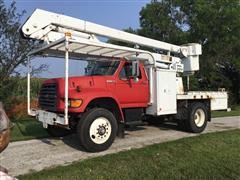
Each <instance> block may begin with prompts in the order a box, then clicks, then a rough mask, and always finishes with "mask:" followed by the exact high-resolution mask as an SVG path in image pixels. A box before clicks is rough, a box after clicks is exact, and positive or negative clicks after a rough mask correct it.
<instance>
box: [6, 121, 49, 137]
mask: <svg viewBox="0 0 240 180" xmlns="http://www.w3.org/2000/svg"><path fill="white" fill-rule="evenodd" d="M14 124H15V126H14V128H13V130H12V131H11V141H21V140H29V139H35V138H44V137H48V136H49V135H48V133H47V132H46V130H45V129H44V128H43V127H42V124H41V123H40V122H38V121H37V120H35V119H31V118H29V119H24V120H16V121H14Z"/></svg>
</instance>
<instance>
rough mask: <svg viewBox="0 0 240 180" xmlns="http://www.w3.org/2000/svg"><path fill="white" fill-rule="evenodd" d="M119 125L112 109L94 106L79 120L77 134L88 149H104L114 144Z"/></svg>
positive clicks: (94, 150) (92, 150)
mask: <svg viewBox="0 0 240 180" xmlns="http://www.w3.org/2000/svg"><path fill="white" fill-rule="evenodd" d="M117 127H118V126H117V120H116V118H115V117H114V115H113V114H112V113H111V112H110V111H108V110H107V109H103V108H93V109H90V110H89V111H87V112H86V113H85V114H84V115H83V117H82V118H81V119H80V121H79V122H78V126H77V136H78V139H79V140H80V143H81V145H82V146H83V147H84V148H85V149H86V150H87V151H89V152H99V151H104V150H106V149H108V148H109V147H110V146H111V145H112V143H113V141H114V139H115V137H116V134H117Z"/></svg>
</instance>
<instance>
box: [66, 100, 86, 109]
mask: <svg viewBox="0 0 240 180" xmlns="http://www.w3.org/2000/svg"><path fill="white" fill-rule="evenodd" d="M82 102H83V100H82V99H71V100H69V101H68V105H69V106H70V107H72V108H78V107H80V106H81V105H82Z"/></svg>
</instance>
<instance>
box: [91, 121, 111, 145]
mask: <svg viewBox="0 0 240 180" xmlns="http://www.w3.org/2000/svg"><path fill="white" fill-rule="evenodd" d="M111 132H112V128H111V124H110V122H109V120H108V119H107V118H105V117H98V118H97V119H95V120H94V121H93V122H92V124H91V125H90V130H89V135H90V138H91V140H92V141H93V142H94V143H96V144H103V143H105V142H106V141H107V140H108V139H109V137H110V135H111Z"/></svg>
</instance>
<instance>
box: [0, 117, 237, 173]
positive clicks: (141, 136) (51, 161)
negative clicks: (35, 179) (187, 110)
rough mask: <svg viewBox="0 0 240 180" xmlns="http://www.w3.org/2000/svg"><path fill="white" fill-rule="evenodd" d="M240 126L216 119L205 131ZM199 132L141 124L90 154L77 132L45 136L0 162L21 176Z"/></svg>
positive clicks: (16, 147)
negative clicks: (61, 136) (122, 137)
mask: <svg viewBox="0 0 240 180" xmlns="http://www.w3.org/2000/svg"><path fill="white" fill-rule="evenodd" d="M230 129H240V116H237V117H224V118H214V119H212V121H211V122H210V123H208V126H207V129H206V130H205V131H204V132H203V133H210V132H216V131H224V130H230ZM196 135H198V134H192V133H186V132H182V131H179V130H178V129H177V127H176V126H175V125H173V124H161V125H155V126H150V125H147V126H138V127H136V128H132V129H131V128H130V129H127V131H126V132H125V138H124V139H119V138H117V139H116V140H115V142H114V143H113V145H112V146H111V147H110V149H108V150H106V151H104V152H99V153H87V152H84V150H83V149H82V148H81V147H80V146H79V145H78V141H77V138H76V137H75V135H70V136H67V137H64V138H58V139H53V138H45V139H34V140H29V141H19V142H13V143H10V145H9V146H8V148H7V149H6V150H5V151H4V152H2V153H1V155H0V164H1V165H2V166H3V167H6V168H7V169H8V170H9V173H10V174H11V175H14V176H17V175H20V174H26V173H30V172H34V171H40V170H42V169H44V168H49V167H54V166H57V165H68V164H71V163H72V162H74V161H79V160H83V159H87V158H90V157H96V156H103V155H105V154H110V153H116V152H119V151H126V150H129V149H133V148H140V147H144V146H146V145H150V144H155V143H161V142H166V141H172V140H176V139H180V138H184V137H191V136H196Z"/></svg>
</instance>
